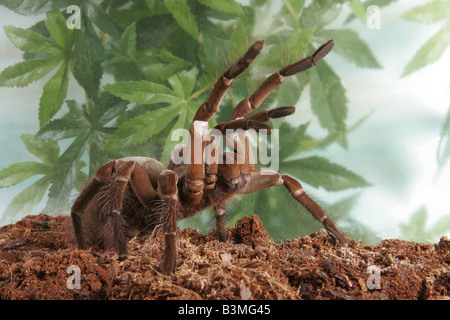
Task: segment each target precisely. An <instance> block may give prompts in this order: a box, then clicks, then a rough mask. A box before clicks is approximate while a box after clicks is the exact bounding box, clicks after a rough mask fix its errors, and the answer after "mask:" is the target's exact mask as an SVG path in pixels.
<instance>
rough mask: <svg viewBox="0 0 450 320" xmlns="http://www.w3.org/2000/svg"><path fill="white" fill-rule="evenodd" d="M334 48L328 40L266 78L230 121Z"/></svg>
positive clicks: (253, 107)
mask: <svg viewBox="0 0 450 320" xmlns="http://www.w3.org/2000/svg"><path fill="white" fill-rule="evenodd" d="M333 46H334V41H333V40H330V41H328V42H327V43H325V44H324V45H322V46H321V47H320V48H319V49H317V50H316V51H315V52H314V53H313V54H312V55H311V56H309V57H307V58H305V59H302V60H300V61H297V62H295V63H293V64H291V65H289V66H287V67H285V68H283V69H281V70H279V71H277V72H275V73H273V74H272V75H271V76H270V77H268V78H267V79H266V80H265V81H264V82H263V84H262V85H261V86H260V87H259V88H258V89H256V91H255V93H253V94H252V95H251V96H250V97H247V98H245V99H244V100H242V101H241V102H239V103H238V105H237V106H236V107H235V108H234V110H233V113H232V115H231V120H236V119H239V118H242V117H244V116H245V115H246V114H248V113H250V112H251V111H253V110H255V109H256V108H258V107H259V106H260V105H261V103H262V102H263V101H264V99H266V98H267V96H268V95H269V94H270V93H271V92H272V91H273V90H274V89H275V88H276V87H277V86H278V85H280V84H281V82H283V80H284V78H285V77H288V76H292V75H294V74H296V73H299V72H302V71H305V70H307V69H309V68H312V67H314V66H315V65H316V64H317V63H318V62H319V61H320V60H322V59H323V58H324V57H325V56H326V55H327V54H328V53H329V52H330V51H331V50H332V49H333Z"/></svg>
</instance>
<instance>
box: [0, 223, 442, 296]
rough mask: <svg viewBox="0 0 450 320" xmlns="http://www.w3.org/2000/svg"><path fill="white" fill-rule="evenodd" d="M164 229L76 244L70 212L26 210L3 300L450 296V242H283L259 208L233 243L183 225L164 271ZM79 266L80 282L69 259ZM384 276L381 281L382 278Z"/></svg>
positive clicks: (8, 252) (7, 242)
mask: <svg viewBox="0 0 450 320" xmlns="http://www.w3.org/2000/svg"><path fill="white" fill-rule="evenodd" d="M162 243H163V240H162V236H161V235H160V233H156V234H154V235H153V238H150V236H146V237H143V238H140V239H133V240H131V242H130V244H129V249H130V250H129V257H128V259H127V260H125V261H120V262H119V261H117V259H116V258H117V255H116V254H115V253H111V252H102V251H101V250H98V249H97V250H95V249H91V250H78V249H76V246H75V244H74V239H73V236H72V231H71V225H70V219H69V218H68V217H67V216H58V217H49V216H46V215H37V216H28V217H26V218H24V219H22V220H21V221H19V222H17V223H15V224H12V225H8V226H4V227H2V228H0V248H1V250H0V300H2V299H189V300H192V299H202V300H206V299H220V300H222V299H233V300H240V299H254V300H260V299H265V300H275V299H282V300H291V299H364V300H368V299H413V300H416V299H450V298H449V296H450V240H449V239H447V238H446V237H443V238H442V239H441V240H440V242H439V243H438V244H435V245H429V244H423V243H415V242H407V241H400V240H396V239H392V240H383V241H381V243H379V244H378V245H373V246H364V245H361V244H359V243H357V242H355V241H350V244H349V245H346V246H342V245H339V244H338V243H336V242H335V240H334V239H333V238H332V237H331V236H330V235H329V234H328V233H326V232H325V231H323V230H321V231H319V232H316V233H313V234H311V235H308V236H304V237H302V238H299V239H294V240H292V241H286V242H284V243H275V242H273V241H272V240H271V238H270V237H269V235H268V234H267V233H266V231H265V229H264V227H263V225H262V223H261V221H260V220H259V218H258V217H257V216H252V217H245V218H243V219H241V220H240V221H239V222H238V223H237V225H236V227H234V228H230V229H228V240H227V242H225V243H224V242H219V241H217V240H216V239H215V237H214V235H213V234H208V235H203V234H200V233H199V232H197V231H195V230H190V229H189V230H181V231H180V232H179V251H178V268H177V270H176V272H175V274H172V275H170V276H165V275H162V274H161V273H160V272H159V259H160V256H161V248H162ZM71 265H75V266H78V267H79V270H80V275H81V283H80V284H81V288H80V289H76V288H74V289H69V288H68V283H69V284H74V283H75V282H74V281H72V280H73V278H74V277H73V275H75V273H68V272H67V271H68V270H67V269H68V267H69V266H71ZM377 276H379V277H378V280H379V282H377Z"/></svg>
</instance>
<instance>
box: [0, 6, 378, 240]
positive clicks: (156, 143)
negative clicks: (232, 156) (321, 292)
mask: <svg viewBox="0 0 450 320" xmlns="http://www.w3.org/2000/svg"><path fill="white" fill-rule="evenodd" d="M0 4H2V5H4V6H6V7H7V8H9V9H11V10H13V11H15V12H17V13H20V14H25V15H34V14H37V13H43V12H46V19H45V20H44V21H40V22H38V23H36V24H35V25H33V26H31V27H30V28H28V29H22V28H17V27H13V26H7V27H5V28H4V31H5V33H6V34H7V36H8V37H9V39H10V40H11V42H12V43H13V44H14V45H15V46H16V47H17V48H19V49H20V50H22V51H24V61H23V62H19V63H17V64H15V65H12V66H9V67H7V68H5V69H4V70H3V71H2V72H1V73H0V85H1V86H8V87H14V86H15V87H24V86H27V85H29V84H30V83H32V82H33V81H36V80H38V79H41V78H43V77H44V76H45V75H47V74H49V73H51V72H52V71H53V70H55V69H56V72H54V74H53V75H52V76H51V78H50V79H49V80H48V81H47V83H46V84H45V85H44V87H43V90H42V96H41V99H40V101H39V123H40V130H39V131H38V132H37V133H36V134H35V136H34V137H33V136H29V135H27V136H25V137H24V138H23V140H24V143H25V145H26V147H27V149H28V150H29V151H30V152H32V153H33V154H35V155H37V156H38V157H40V158H41V160H42V161H43V163H42V164H39V163H37V164H36V163H33V164H31V163H29V164H20V163H19V164H13V165H11V166H9V167H7V168H5V169H3V170H2V171H0V186H1V187H8V186H12V185H15V184H17V183H19V182H22V181H25V180H27V179H28V178H29V177H31V176H34V175H43V177H42V178H41V180H38V181H40V182H39V183H37V182H36V183H35V184H33V185H32V186H33V187H32V188H34V189H33V190H35V189H38V190H39V191H38V192H33V190H31V189H28V188H31V186H30V187H28V188H27V189H25V190H24V191H22V192H21V193H20V194H19V195H18V196H17V197H16V198H14V199H13V201H12V202H11V204H10V205H9V206H8V209H7V210H6V212H4V213H3V215H2V222H3V223H5V222H10V221H12V220H15V219H18V218H20V217H21V216H22V215H24V214H27V212H28V211H29V210H31V208H32V207H33V206H35V205H37V203H39V202H40V201H41V199H43V198H44V195H45V192H46V190H47V189H48V190H49V192H48V200H47V204H46V206H45V208H44V212H45V213H47V214H59V213H61V212H64V211H65V210H67V208H68V207H69V205H70V201H69V200H70V196H71V193H72V192H73V190H74V188H77V187H79V186H80V185H81V184H82V182H83V181H84V180H86V179H87V177H88V176H90V175H92V174H93V173H95V171H96V170H97V168H98V167H99V166H100V165H101V164H102V163H104V162H106V161H108V160H110V159H114V158H118V157H123V156H129V155H141V156H149V157H153V158H156V159H159V160H161V161H162V162H163V163H167V162H168V160H169V156H170V150H171V148H172V147H173V146H174V145H175V144H176V143H178V142H177V141H171V139H170V137H171V133H172V132H173V130H175V129H179V128H188V126H189V122H190V121H191V119H192V117H193V115H194V113H195V112H196V110H197V108H198V107H199V106H200V105H201V103H202V102H203V101H204V100H205V99H206V98H207V96H208V95H209V92H210V90H211V88H212V86H213V84H214V82H215V79H217V77H218V76H219V75H220V74H221V73H223V72H224V71H225V70H226V69H227V68H228V67H229V65H230V63H232V62H233V61H235V60H236V59H237V58H238V57H239V56H240V55H241V54H242V53H244V52H245V50H246V48H247V47H248V45H249V44H250V43H251V42H252V40H253V39H258V38H263V39H265V43H266V49H265V50H264V53H263V54H262V56H261V57H260V58H258V59H257V61H256V62H255V64H254V66H253V67H252V69H251V70H249V71H248V72H246V73H245V74H243V75H241V76H240V78H239V79H238V80H237V81H236V82H235V84H234V85H233V87H232V88H231V89H230V90H229V94H227V95H226V97H225V98H224V100H223V102H222V105H221V109H220V111H219V112H218V113H217V114H216V116H215V118H214V119H213V120H212V122H215V121H217V122H219V121H224V120H228V119H229V116H230V114H231V112H232V109H233V107H234V105H236V104H237V102H239V101H240V100H241V99H243V98H245V97H247V96H249V95H250V94H251V93H252V92H253V91H254V90H255V89H256V87H257V85H259V84H260V83H261V80H262V78H265V75H264V76H263V75H262V74H261V73H262V72H265V73H270V72H273V71H276V70H277V69H279V68H281V67H283V66H284V65H286V64H287V63H289V62H293V61H295V60H298V59H299V58H301V57H303V56H305V55H307V54H309V53H311V52H312V51H313V50H314V46H313V45H312V44H315V45H318V44H321V43H323V42H325V41H327V40H328V39H331V38H333V39H334V40H335V41H336V43H337V45H336V48H335V52H336V53H337V54H339V55H341V56H343V57H344V58H346V59H347V60H349V61H351V62H352V63H354V64H356V65H357V66H358V67H362V68H380V67H381V65H380V63H379V62H378V61H377V59H376V58H375V56H374V55H373V53H372V52H371V50H370V48H369V47H368V45H367V44H366V43H365V42H364V41H363V40H362V39H361V38H360V37H359V36H358V34H357V32H355V31H353V30H351V29H349V28H333V29H331V28H327V26H328V25H330V24H331V23H332V22H334V21H335V20H336V19H337V17H338V15H339V13H340V12H341V10H342V8H343V6H352V8H356V7H354V6H355V2H354V1H344V0H341V1H338V2H336V1H331V0H321V1H312V2H310V3H308V4H307V2H306V1H291V0H284V1H283V3H282V5H281V6H280V7H279V8H277V9H279V12H277V13H276V16H277V19H273V20H272V22H271V25H270V27H269V28H264V30H266V29H267V32H264V34H258V33H257V30H260V28H259V27H261V26H262V24H263V23H265V21H263V20H264V19H263V17H264V15H265V13H267V12H268V10H269V9H270V7H271V6H270V1H267V0H252V1H251V2H250V5H249V6H245V5H241V4H240V3H239V2H237V1H234V0H228V1H219V0H165V1H156V0H138V1H129V2H127V3H126V5H124V3H123V2H121V1H115V0H112V1H98V0H83V1H81V0H79V1H70V3H69V1H60V2H58V3H56V2H54V1H48V0H39V1H31V0H25V1H6V0H0ZM67 5H77V6H78V7H79V8H80V17H81V29H69V28H68V27H67V25H66V21H67V18H68V14H67V13H66V11H65V6H67ZM60 8H63V9H62V10H60ZM72 77H73V79H75V81H76V82H77V84H78V85H79V87H80V88H81V89H82V91H83V92H84V95H85V99H84V100H85V101H77V100H76V99H75V98H74V97H71V96H70V95H71V92H68V83H69V81H71V80H70V79H71V78H72ZM305 88H309V90H310V96H311V108H312V111H313V113H314V114H315V116H316V119H315V120H314V121H318V123H319V124H320V125H321V126H322V127H323V128H324V129H325V131H326V133H327V134H326V136H324V137H312V136H311V135H309V134H307V131H308V123H303V124H300V125H299V126H292V125H290V124H288V123H286V122H281V121H278V122H277V121H274V123H273V124H274V126H275V127H278V128H280V129H281V130H280V134H281V137H280V141H281V145H280V169H281V170H282V171H283V172H285V173H288V174H292V175H293V176H296V177H298V178H300V179H301V180H302V181H304V182H305V183H307V184H309V185H310V186H312V187H314V188H325V189H326V190H328V191H330V192H332V191H339V190H348V189H352V188H360V187H365V186H367V185H369V184H368V183H367V182H366V181H365V179H364V178H363V177H361V176H359V175H357V174H356V173H354V172H352V171H351V170H349V169H347V168H345V167H343V166H342V165H341V164H337V163H333V162H331V161H329V160H328V159H326V158H323V157H319V156H303V157H301V156H302V154H305V153H306V151H311V150H317V149H318V148H323V147H325V146H327V145H329V144H331V143H338V144H339V145H340V146H342V147H344V148H346V147H347V139H346V137H347V134H348V132H349V131H350V130H351V129H352V128H348V126H347V123H346V119H347V113H348V99H347V96H346V89H345V87H344V86H343V84H342V83H341V79H340V77H339V75H338V74H337V73H336V72H335V71H334V70H333V67H332V66H331V65H330V64H329V62H328V61H322V62H321V63H320V64H319V65H318V66H317V67H316V68H314V69H311V70H309V71H307V72H304V73H302V74H301V75H300V76H298V77H291V78H288V79H286V81H285V83H284V84H283V85H282V86H280V88H279V89H278V90H276V91H275V92H274V93H273V94H272V95H271V96H270V99H268V101H267V102H266V103H265V104H264V105H263V106H262V107H261V108H262V109H263V108H269V107H272V106H274V105H277V106H281V105H286V104H288V105H295V104H296V103H297V102H298V101H299V99H300V96H301V94H302V91H303V89H305ZM60 110H61V111H62V112H64V111H66V113H65V114H64V115H63V116H61V117H59V118H55V115H56V114H57V112H58V111H60ZM62 112H61V113H62ZM294 135H295V137H296V138H295V139H290V137H292V136H294ZM30 141H32V142H30ZM62 142H64V143H62ZM30 143H31V144H30ZM35 145H42V146H43V147H40V148H39V149H40V151H42V152H43V153H39V152H38V151H36V148H32V146H35ZM62 145H68V147H67V148H65V149H64V150H61V151H60V146H62ZM47 149H48V150H51V153H50V154H49V155H47V158H45V151H44V150H47ZM44 159H45V161H44ZM86 164H87V166H86ZM256 197H257V198H256V201H254V203H253V204H252V205H251V206H250V208H249V205H248V202H246V201H247V200H245V199H238V200H237V202H236V204H235V206H234V208H237V207H238V206H239V205H241V209H242V206H243V207H247V208H246V210H245V211H246V212H249V213H252V212H255V213H258V214H260V215H261V216H262V219H263V220H267V223H269V224H270V222H272V223H273V224H274V225H276V224H279V223H280V219H287V221H294V220H295V221H297V220H298V215H297V213H296V211H297V210H293V209H292V208H290V207H291V205H290V203H292V202H291V201H290V200H288V198H289V199H290V197H289V194H288V193H287V192H285V190H277V189H270V190H265V191H263V192H261V193H260V194H258V195H256ZM21 199H25V200H26V201H24V202H23V203H21V201H20V200H21ZM248 209H249V210H248ZM242 212H243V210H240V209H233V208H231V210H230V212H229V213H230V214H229V215H228V216H229V217H230V219H231V221H233V215H235V216H236V217H237V216H238V215H239V214H241V213H242ZM274 212H278V214H275V213H274ZM291 212H294V213H293V215H292V217H290V218H289V214H291ZM277 215H278V218H277V219H275V218H274V217H276V216H277ZM294 215H295V216H294ZM267 223H266V221H265V225H267ZM283 225H285V224H283ZM295 225H298V223H297V224H295ZM268 229H269V231H270V230H275V229H276V228H275V227H274V228H271V227H268ZM292 229H294V228H292ZM303 230H305V229H303ZM297 234H298V231H294V230H292V233H289V234H287V235H283V236H293V235H297Z"/></svg>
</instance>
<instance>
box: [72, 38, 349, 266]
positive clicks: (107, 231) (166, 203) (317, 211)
mask: <svg viewBox="0 0 450 320" xmlns="http://www.w3.org/2000/svg"><path fill="white" fill-rule="evenodd" d="M263 46H264V42H263V41H257V42H255V43H254V44H253V45H252V46H251V47H250V48H249V49H248V51H247V52H246V53H245V55H244V56H243V57H242V58H241V59H239V61H237V62H236V63H235V64H234V65H233V66H232V67H231V68H230V69H229V70H228V71H226V72H225V73H224V74H223V75H222V76H221V77H220V78H219V80H218V81H217V83H216V84H215V86H214V88H213V90H212V93H211V95H210V96H209V98H208V100H207V101H206V102H204V103H203V104H202V105H201V106H200V108H199V109H198V111H197V113H196V115H195V117H194V119H193V122H192V124H191V126H190V130H189V133H190V138H189V139H190V140H189V143H188V145H187V146H181V147H180V146H179V147H178V148H176V149H174V152H173V153H172V155H173V154H174V153H175V154H178V155H183V156H184V158H183V159H184V161H182V162H180V163H174V161H173V157H172V161H171V162H170V164H169V165H168V166H167V167H166V166H164V165H163V164H162V163H160V162H159V161H157V160H155V159H152V158H146V157H126V158H122V159H118V160H113V161H110V162H108V163H107V164H105V165H103V166H102V167H101V168H100V169H99V170H98V171H97V173H96V174H95V176H93V177H92V178H91V179H90V180H89V181H88V183H87V184H86V186H85V187H84V189H83V190H82V191H81V193H80V195H79V196H78V198H77V199H76V201H75V202H74V204H73V207H72V210H71V216H72V221H73V227H74V231H75V235H76V238H77V242H78V246H79V248H81V249H83V248H86V247H87V246H93V245H96V246H99V247H101V248H104V249H113V250H116V251H117V252H118V257H119V259H125V258H126V257H127V251H128V249H127V243H128V241H129V240H130V239H131V238H132V237H134V236H136V235H142V234H147V233H148V232H151V231H153V230H155V228H157V227H162V228H163V231H164V237H165V238H164V239H165V248H164V252H163V258H162V261H161V270H162V272H163V273H164V274H169V273H171V272H174V271H175V269H176V266H177V243H176V233H177V224H176V223H177V220H179V219H183V218H186V217H190V216H192V215H194V214H195V213H197V212H199V211H201V210H203V209H205V208H207V207H211V206H212V207H213V208H214V212H215V216H216V232H217V235H218V238H219V239H220V240H221V241H225V238H226V236H225V226H224V213H225V202H226V201H227V200H228V199H230V198H231V197H232V196H234V195H237V194H245V193H250V192H254V191H258V190H262V189H265V188H268V187H272V186H285V187H286V188H287V190H288V191H289V192H290V193H291V195H292V197H294V198H295V199H296V200H297V201H298V202H300V203H301V204H302V205H303V206H304V207H305V208H306V209H307V210H308V211H309V212H310V213H311V214H312V216H313V217H314V218H315V219H317V220H318V221H320V222H321V223H322V224H323V225H324V226H325V228H326V229H327V230H328V231H329V232H331V233H332V234H333V235H334V236H335V237H336V238H337V239H338V241H339V242H341V243H345V241H344V237H343V236H342V235H341V234H340V233H339V231H338V230H337V229H336V227H335V226H334V225H333V223H332V222H331V221H330V220H329V219H328V218H327V217H326V216H325V214H324V212H323V210H322V209H321V208H320V206H319V205H318V204H317V203H316V202H314V200H312V199H311V198H310V197H309V196H308V195H307V194H306V193H305V191H304V190H303V188H302V185H301V184H300V182H299V181H297V180H296V179H294V178H292V177H290V176H287V175H282V174H279V173H278V172H275V171H268V170H266V171H258V170H256V168H255V166H254V163H253V161H252V160H253V155H252V151H251V149H250V147H249V140H248V138H247V137H246V136H245V135H244V136H243V137H242V136H240V138H239V137H238V138H237V139H234V140H233V143H232V149H231V150H234V151H233V152H221V151H220V150H219V149H217V148H215V147H216V145H215V144H216V143H217V138H219V136H218V134H217V133H216V134H215V135H214V134H208V133H206V136H208V139H203V138H204V136H205V132H207V130H208V120H209V119H211V117H212V116H213V115H214V114H215V113H216V111H217V110H218V108H219V104H220V102H221V100H222V98H223V96H224V95H225V93H226V91H227V90H228V88H229V87H230V86H231V85H232V83H233V80H234V79H236V77H237V76H238V75H240V74H241V73H242V72H244V71H245V70H247V69H248V68H249V66H250V64H251V63H252V62H253V61H254V59H255V58H256V57H257V56H258V55H259V54H260V52H261V50H262V48H263ZM333 46H334V42H333V40H330V41H328V42H327V43H325V44H324V45H322V46H321V47H320V48H319V49H317V50H316V51H315V52H314V54H313V55H311V56H309V57H307V58H305V59H302V60H300V61H298V62H296V63H294V64H291V65H289V66H287V67H285V68H284V69H282V70H280V71H277V72H275V73H273V74H272V75H271V76H270V77H269V78H267V79H266V80H265V81H264V83H263V84H262V85H261V86H260V87H259V88H258V89H257V90H256V91H255V93H253V94H252V95H251V96H250V97H248V98H245V99H244V100H242V101H241V102H240V103H239V104H238V105H237V106H236V107H235V109H234V111H233V113H232V116H231V120H230V121H229V122H226V123H221V124H219V125H217V126H216V127H215V129H216V132H219V134H222V135H224V134H225V133H226V130H227V129H241V130H244V132H245V130H249V129H254V130H256V131H259V130H262V129H265V130H268V133H269V134H270V127H268V126H267V125H266V124H265V123H264V122H266V121H268V120H269V119H272V118H279V117H284V116H288V115H291V114H293V113H294V111H295V108H293V107H281V108H276V109H273V110H269V111H262V112H257V113H254V114H253V115H250V116H248V117H245V116H246V115H247V114H248V113H250V112H251V111H253V110H255V109H256V108H258V107H259V106H260V105H261V103H262V102H263V100H264V99H265V98H266V97H267V96H268V95H269V94H270V93H271V92H272V90H274V89H275V88H276V87H277V86H278V85H279V84H281V82H282V81H283V79H284V78H285V77H287V76H292V75H294V74H296V73H298V72H301V71H304V70H306V69H309V68H311V67H314V66H315V65H316V63H317V62H319V61H320V60H321V59H323V58H324V57H325V56H326V55H327V54H328V53H329V52H330V51H331V50H332V49H333ZM244 117H245V118H244ZM198 128H200V129H198ZM196 141H197V142H198V141H200V143H197V144H195V142H196ZM211 147H212V148H211ZM208 148H209V150H212V151H210V152H209V154H206V152H205V149H208ZM242 150H243V151H242ZM220 160H222V161H220Z"/></svg>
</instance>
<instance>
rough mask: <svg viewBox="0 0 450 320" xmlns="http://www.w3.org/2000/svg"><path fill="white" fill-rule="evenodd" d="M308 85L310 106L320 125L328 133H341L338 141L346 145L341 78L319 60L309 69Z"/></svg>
mask: <svg viewBox="0 0 450 320" xmlns="http://www.w3.org/2000/svg"><path fill="white" fill-rule="evenodd" d="M310 85H311V86H310V94H311V106H312V110H313V112H314V113H315V114H316V115H317V117H318V118H319V123H320V125H321V126H322V127H323V128H325V129H327V130H328V131H329V132H330V134H343V136H342V139H341V140H340V141H339V142H340V144H341V145H343V146H346V140H345V132H346V125H345V119H346V117H347V98H346V96H345V88H344V87H343V86H342V84H341V80H340V79H339V77H338V76H337V75H336V73H334V71H333V70H332V69H331V67H330V66H329V65H328V64H327V63H326V62H325V61H320V62H319V63H318V64H317V66H316V67H315V68H314V69H312V70H310Z"/></svg>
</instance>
